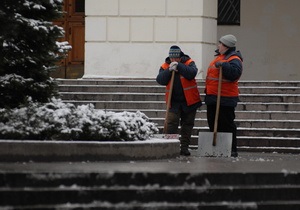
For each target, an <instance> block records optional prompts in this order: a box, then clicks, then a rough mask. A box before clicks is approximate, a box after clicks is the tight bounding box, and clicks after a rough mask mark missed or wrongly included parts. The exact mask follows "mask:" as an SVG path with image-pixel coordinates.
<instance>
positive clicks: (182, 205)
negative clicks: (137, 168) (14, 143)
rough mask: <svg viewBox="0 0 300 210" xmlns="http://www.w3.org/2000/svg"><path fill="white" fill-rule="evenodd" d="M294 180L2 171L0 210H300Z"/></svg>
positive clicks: (299, 186) (289, 176)
mask: <svg viewBox="0 0 300 210" xmlns="http://www.w3.org/2000/svg"><path fill="white" fill-rule="evenodd" d="M253 161H256V160H253ZM258 161H268V160H264V159H262V160H258ZM299 180H300V174H299V173H283V172H282V173H280V172H278V173H274V172H272V173H256V172H253V173H244V172H242V173H241V172H234V173H197V172H195V173H192V174H190V173H174V172H160V173H153V172H114V173H111V172H107V173H106V172H102V173H97V172H90V173H89V172H86V173H78V172H77V173H76V172H65V173H59V172H51V173H47V172H32V171H29V172H19V173H18V172H11V173H5V172H2V173H0V197H1V199H0V208H1V209H70V208H71V209H73V208H76V209H108V210H109V209H195V208H196V209H199V208H200V209H202V208H203V209H262V210H269V209H280V208H282V207H285V208H287V209H299V207H300V200H299V194H300V181H299Z"/></svg>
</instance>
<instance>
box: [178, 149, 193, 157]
mask: <svg viewBox="0 0 300 210" xmlns="http://www.w3.org/2000/svg"><path fill="white" fill-rule="evenodd" d="M180 155H184V156H190V155H191V153H190V151H189V149H188V148H181V150H180Z"/></svg>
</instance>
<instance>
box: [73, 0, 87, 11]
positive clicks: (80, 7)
mask: <svg viewBox="0 0 300 210" xmlns="http://www.w3.org/2000/svg"><path fill="white" fill-rule="evenodd" d="M84 6H85V5H84V0H75V12H84V9H85V8H84Z"/></svg>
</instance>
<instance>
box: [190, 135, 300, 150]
mask: <svg viewBox="0 0 300 210" xmlns="http://www.w3.org/2000/svg"><path fill="white" fill-rule="evenodd" d="M237 146H238V151H245V152H268V153H273V152H276V153H296V154H299V153H300V138H298V137H295V138H293V137H264V136H237ZM190 149H198V135H192V137H191V144H190Z"/></svg>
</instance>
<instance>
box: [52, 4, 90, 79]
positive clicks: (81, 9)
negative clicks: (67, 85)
mask: <svg viewBox="0 0 300 210" xmlns="http://www.w3.org/2000/svg"><path fill="white" fill-rule="evenodd" d="M64 11H65V14H64V16H63V17H62V18H61V19H59V20H55V21H54V24H56V25H59V26H62V27H63V28H64V29H65V37H64V40H66V41H68V42H69V44H70V45H71V46H72V50H71V51H70V52H69V54H68V57H67V58H65V59H64V60H62V61H61V62H60V63H59V65H60V67H59V69H57V70H56V71H55V72H52V73H51V76H52V77H54V78H66V79H75V78H81V77H82V76H83V74H84V43H85V36H84V30H85V21H84V17H85V0H64Z"/></svg>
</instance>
